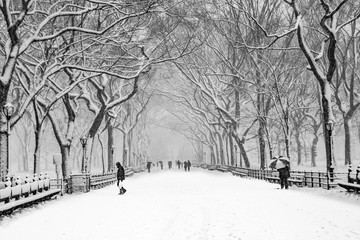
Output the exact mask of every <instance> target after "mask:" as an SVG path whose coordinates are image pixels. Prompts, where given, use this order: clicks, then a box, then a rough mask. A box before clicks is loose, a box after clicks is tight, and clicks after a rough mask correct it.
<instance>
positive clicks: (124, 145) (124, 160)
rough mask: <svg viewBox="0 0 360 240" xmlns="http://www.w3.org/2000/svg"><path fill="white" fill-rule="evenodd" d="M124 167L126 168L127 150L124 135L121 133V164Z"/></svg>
mask: <svg viewBox="0 0 360 240" xmlns="http://www.w3.org/2000/svg"><path fill="white" fill-rule="evenodd" d="M122 165H123V166H124V167H126V166H127V149H126V134H125V133H123V164H122Z"/></svg>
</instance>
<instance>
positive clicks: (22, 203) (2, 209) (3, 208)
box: [0, 189, 61, 216]
mask: <svg viewBox="0 0 360 240" xmlns="http://www.w3.org/2000/svg"><path fill="white" fill-rule="evenodd" d="M60 192H61V189H49V190H47V191H43V192H40V193H37V194H36V195H31V196H29V197H26V198H21V199H19V200H15V201H10V202H8V203H6V204H4V205H0V216H1V215H3V214H9V213H11V212H13V211H14V210H16V209H17V208H21V207H27V206H29V205H31V204H34V203H37V202H40V201H45V200H49V199H51V198H52V197H53V196H56V195H57V194H59V193H60Z"/></svg>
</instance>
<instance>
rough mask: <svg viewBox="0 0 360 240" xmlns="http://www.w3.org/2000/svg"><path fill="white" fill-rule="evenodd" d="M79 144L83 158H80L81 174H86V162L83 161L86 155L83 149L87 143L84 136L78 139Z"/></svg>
mask: <svg viewBox="0 0 360 240" xmlns="http://www.w3.org/2000/svg"><path fill="white" fill-rule="evenodd" d="M80 142H81V145H82V147H83V158H82V163H81V172H82V173H85V172H86V161H85V159H86V158H85V155H86V151H85V148H86V143H87V137H86V136H84V137H82V138H80Z"/></svg>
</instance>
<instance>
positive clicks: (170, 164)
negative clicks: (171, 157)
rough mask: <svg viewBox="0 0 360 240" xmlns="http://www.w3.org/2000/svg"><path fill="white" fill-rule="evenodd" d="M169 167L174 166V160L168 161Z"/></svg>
mask: <svg viewBox="0 0 360 240" xmlns="http://www.w3.org/2000/svg"><path fill="white" fill-rule="evenodd" d="M168 165H169V169H171V167H172V161H168Z"/></svg>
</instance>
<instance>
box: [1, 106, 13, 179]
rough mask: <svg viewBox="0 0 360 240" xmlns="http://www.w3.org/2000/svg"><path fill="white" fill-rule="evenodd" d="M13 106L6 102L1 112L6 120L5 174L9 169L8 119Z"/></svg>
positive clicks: (11, 113)
mask: <svg viewBox="0 0 360 240" xmlns="http://www.w3.org/2000/svg"><path fill="white" fill-rule="evenodd" d="M14 110H15V108H14V106H13V105H12V104H11V103H6V104H5V105H4V106H3V112H4V115H5V117H6V122H7V131H6V133H7V156H6V174H9V170H10V161H9V159H10V151H9V150H10V148H9V140H10V119H11V116H12V115H13V114H14Z"/></svg>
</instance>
